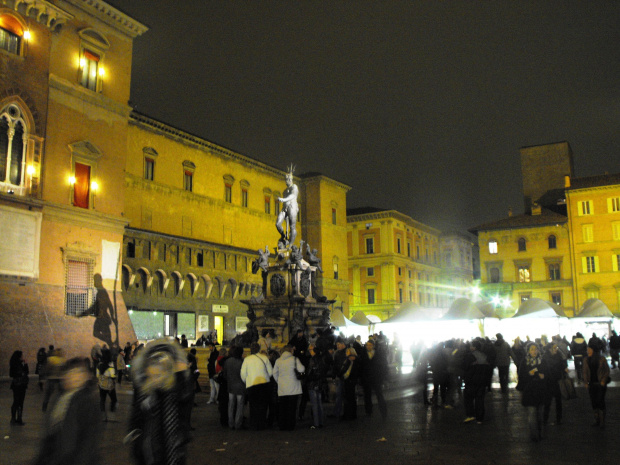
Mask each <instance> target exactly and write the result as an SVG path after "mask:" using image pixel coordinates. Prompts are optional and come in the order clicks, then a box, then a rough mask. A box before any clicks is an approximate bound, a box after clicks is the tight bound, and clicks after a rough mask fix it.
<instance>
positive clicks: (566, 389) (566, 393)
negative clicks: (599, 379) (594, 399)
mask: <svg viewBox="0 0 620 465" xmlns="http://www.w3.org/2000/svg"><path fill="white" fill-rule="evenodd" d="M558 382H559V383H560V394H562V399H564V400H571V399H576V398H577V392H576V391H575V382H574V381H573V378H571V377H570V376H564V377H562V378H561V379H560V380H559V381H558Z"/></svg>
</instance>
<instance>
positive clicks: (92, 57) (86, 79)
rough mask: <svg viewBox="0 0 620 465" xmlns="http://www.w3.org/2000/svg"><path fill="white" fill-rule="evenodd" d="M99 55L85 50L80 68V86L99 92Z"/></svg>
mask: <svg viewBox="0 0 620 465" xmlns="http://www.w3.org/2000/svg"><path fill="white" fill-rule="evenodd" d="M99 59H100V57H99V55H97V54H96V53H93V52H91V51H89V50H84V53H83V55H82V59H81V61H80V66H81V68H82V72H81V76H80V85H82V86H83V87H86V88H87V89H90V90H92V91H97V82H98V80H99Z"/></svg>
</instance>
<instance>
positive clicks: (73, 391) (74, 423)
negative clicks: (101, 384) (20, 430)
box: [33, 358, 101, 465]
mask: <svg viewBox="0 0 620 465" xmlns="http://www.w3.org/2000/svg"><path fill="white" fill-rule="evenodd" d="M61 379H62V380H61V383H62V391H61V392H60V394H59V395H58V396H55V397H54V398H53V401H52V403H51V405H50V408H49V409H48V412H47V414H46V416H45V433H44V436H43V439H42V440H41V446H40V449H39V453H38V455H37V458H36V459H35V461H34V462H33V464H34V465H100V464H101V462H100V455H99V447H98V443H99V440H100V436H99V430H100V426H99V425H100V423H99V422H97V421H93V419H94V418H97V401H96V400H95V397H94V392H93V384H94V383H93V382H92V379H93V378H92V372H91V371H90V367H89V365H87V364H86V363H85V361H84V359H83V358H72V359H71V360H69V361H68V362H67V363H66V365H65V366H64V368H63V373H62V375H61Z"/></svg>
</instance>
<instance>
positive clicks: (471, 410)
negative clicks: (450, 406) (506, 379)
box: [463, 340, 493, 423]
mask: <svg viewBox="0 0 620 465" xmlns="http://www.w3.org/2000/svg"><path fill="white" fill-rule="evenodd" d="M482 346H483V344H482V342H481V341H480V340H474V341H472V342H471V344H470V345H469V349H470V350H469V352H466V353H465V354H464V356H463V371H464V374H463V381H464V382H465V391H464V393H463V402H464V404H465V420H464V423H468V422H470V421H474V420H476V421H477V422H478V423H482V421H483V420H484V412H485V409H484V396H485V394H486V391H487V387H488V380H489V373H492V371H493V367H492V365H491V364H490V363H489V360H488V358H487V355H486V354H485V353H484V352H482Z"/></svg>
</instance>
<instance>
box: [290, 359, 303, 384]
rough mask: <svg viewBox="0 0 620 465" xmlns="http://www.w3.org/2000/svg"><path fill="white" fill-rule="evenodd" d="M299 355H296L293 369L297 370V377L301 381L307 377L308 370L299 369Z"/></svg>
mask: <svg viewBox="0 0 620 465" xmlns="http://www.w3.org/2000/svg"><path fill="white" fill-rule="evenodd" d="M297 360H298V359H297V357H295V364H294V365H293V369H294V370H295V378H297V379H298V380H299V381H304V380H305V379H306V372H305V371H299V370H297Z"/></svg>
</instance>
